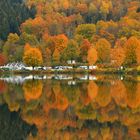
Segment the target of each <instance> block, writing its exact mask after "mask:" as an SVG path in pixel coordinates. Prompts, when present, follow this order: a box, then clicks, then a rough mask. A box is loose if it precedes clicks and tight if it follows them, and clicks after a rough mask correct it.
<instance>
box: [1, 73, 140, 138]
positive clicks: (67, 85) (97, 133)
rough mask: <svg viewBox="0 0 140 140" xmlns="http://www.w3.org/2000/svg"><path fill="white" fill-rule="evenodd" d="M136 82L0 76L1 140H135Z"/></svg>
mask: <svg viewBox="0 0 140 140" xmlns="http://www.w3.org/2000/svg"><path fill="white" fill-rule="evenodd" d="M139 139H140V77H132V76H127V77H125V76H113V75H110V76H109V75H108V76H103V75H102V76H101V75H97V76H94V75H48V76H44V75H42V76H38V75H36V76H32V75H29V76H20V75H18V76H1V77H0V140H139Z"/></svg>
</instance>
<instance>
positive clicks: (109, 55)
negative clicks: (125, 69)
mask: <svg viewBox="0 0 140 140" xmlns="http://www.w3.org/2000/svg"><path fill="white" fill-rule="evenodd" d="M10 3H12V4H11V5H9V4H10ZM0 7H1V8H0V19H2V20H1V21H2V22H1V23H0V24H1V25H0V38H1V41H0V65H3V64H5V63H7V62H13V61H23V62H24V63H25V64H27V65H29V66H39V65H57V64H60V63H61V64H64V65H65V64H66V62H67V60H76V61H77V62H78V63H83V64H85V65H87V64H89V65H93V64H97V65H100V66H110V67H119V66H121V65H126V66H135V65H139V64H140V1H139V0H117V1H116V0H36V1H35V0H26V1H22V0H14V1H13V0H6V2H5V1H4V0H3V1H1V2H0ZM7 9H8V10H7ZM27 18H28V19H27ZM25 19H26V20H25ZM6 38H7V39H6ZM5 39H6V40H5Z"/></svg>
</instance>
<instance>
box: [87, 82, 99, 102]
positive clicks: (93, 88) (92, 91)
mask: <svg viewBox="0 0 140 140" xmlns="http://www.w3.org/2000/svg"><path fill="white" fill-rule="evenodd" d="M97 92H98V87H97V85H96V84H95V82H94V81H90V82H89V84H88V96H89V97H90V99H91V100H93V99H95V97H96V96H97Z"/></svg>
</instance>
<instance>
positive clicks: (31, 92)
mask: <svg viewBox="0 0 140 140" xmlns="http://www.w3.org/2000/svg"><path fill="white" fill-rule="evenodd" d="M42 88H43V85H42V82H41V81H27V82H26V83H24V85H23V90H24V97H25V100H26V101H30V100H36V99H38V98H39V97H40V96H41V94H42Z"/></svg>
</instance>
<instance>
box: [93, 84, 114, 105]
mask: <svg viewBox="0 0 140 140" xmlns="http://www.w3.org/2000/svg"><path fill="white" fill-rule="evenodd" d="M95 100H96V101H97V102H98V104H99V105H100V106H101V107H105V106H107V105H108V104H109V103H110V101H111V96H110V85H106V84H104V85H101V86H99V87H98V94H97V96H96V99H95Z"/></svg>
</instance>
